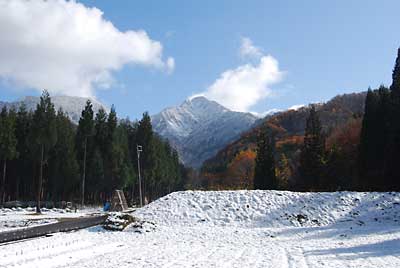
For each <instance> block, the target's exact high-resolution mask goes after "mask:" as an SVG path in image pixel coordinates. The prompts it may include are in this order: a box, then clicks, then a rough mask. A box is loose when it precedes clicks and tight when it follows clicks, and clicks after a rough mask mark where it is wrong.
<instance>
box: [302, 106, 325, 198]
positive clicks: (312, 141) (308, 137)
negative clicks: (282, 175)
mask: <svg viewBox="0 0 400 268" xmlns="http://www.w3.org/2000/svg"><path fill="white" fill-rule="evenodd" d="M324 164H325V139H324V136H323V133H322V126H321V122H320V120H319V117H318V114H317V112H316V109H315V106H312V107H311V110H310V114H309V116H308V118H307V121H306V129H305V134H304V144H303V147H302V149H301V153H300V167H299V171H300V176H301V183H300V184H301V187H302V188H304V189H306V190H309V189H317V188H319V187H321V186H323V185H321V184H322V182H323V178H322V177H323V175H322V174H323V171H324Z"/></svg>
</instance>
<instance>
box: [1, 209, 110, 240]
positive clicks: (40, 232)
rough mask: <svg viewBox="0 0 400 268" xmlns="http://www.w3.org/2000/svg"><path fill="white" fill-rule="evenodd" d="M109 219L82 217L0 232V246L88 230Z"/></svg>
mask: <svg viewBox="0 0 400 268" xmlns="http://www.w3.org/2000/svg"><path fill="white" fill-rule="evenodd" d="M107 217H108V215H99V216H89V217H80V218H73V219H68V220H64V221H60V222H56V223H50V224H45V225H39V226H34V227H29V228H23V229H18V230H11V231H5V232H0V244H2V243H7V242H13V241H18V240H22V239H29V238H34V237H41V236H45V235H48V234H52V233H58V232H68V231H73V230H79V229H84V228H88V227H91V226H95V225H99V224H102V223H103V222H104V221H105V220H106V219H107Z"/></svg>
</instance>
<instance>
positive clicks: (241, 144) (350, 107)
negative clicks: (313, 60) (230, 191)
mask: <svg viewBox="0 0 400 268" xmlns="http://www.w3.org/2000/svg"><path fill="white" fill-rule="evenodd" d="M365 97H366V93H365V92H362V93H352V94H344V95H339V96H336V97H334V98H333V99H331V100H330V101H328V102H326V103H322V104H316V106H317V111H318V114H319V117H320V119H321V122H322V126H323V129H324V131H325V132H326V133H329V132H330V131H331V130H332V129H334V128H336V127H338V126H341V125H343V124H345V123H346V122H347V121H348V120H349V119H350V118H352V117H354V116H360V115H362V114H363V112H364V103H365ZM309 111H310V106H306V107H302V108H300V109H297V110H288V111H284V112H279V113H276V114H274V115H272V116H267V117H265V118H264V119H261V120H259V121H257V122H256V126H255V127H254V128H252V129H250V130H248V131H246V132H244V133H243V134H242V135H241V136H240V138H238V139H237V140H235V141H234V142H232V143H230V144H228V145H227V146H226V147H225V148H223V149H221V150H220V151H219V152H218V153H217V154H216V155H215V156H214V157H212V158H209V159H208V160H206V161H205V162H204V165H203V168H202V169H203V171H207V172H215V171H224V170H225V169H226V167H227V165H228V164H229V163H230V162H231V161H232V160H233V159H234V157H235V156H236V155H237V154H238V153H239V152H240V151H244V150H247V149H254V147H255V142H256V140H257V135H258V132H259V130H260V129H261V128H265V127H268V128H270V129H272V130H273V131H274V133H275V135H276V141H277V147H278V150H280V149H281V150H283V151H285V153H287V156H289V157H290V156H291V154H293V153H295V152H296V150H297V149H299V147H300V145H301V143H302V136H303V135H304V129H305V124H306V118H307V116H308V114H309Z"/></svg>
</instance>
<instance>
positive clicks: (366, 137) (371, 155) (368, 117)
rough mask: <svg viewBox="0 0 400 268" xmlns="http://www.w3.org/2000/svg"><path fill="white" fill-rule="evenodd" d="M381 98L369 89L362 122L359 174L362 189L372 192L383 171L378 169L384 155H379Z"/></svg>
mask: <svg viewBox="0 0 400 268" xmlns="http://www.w3.org/2000/svg"><path fill="white" fill-rule="evenodd" d="M378 107H379V96H378V95H377V94H376V93H375V92H373V91H372V90H371V89H368V93H367V97H366V99H365V112H364V117H363V122H362V129H361V134H360V153H359V173H360V179H361V180H362V182H361V181H360V183H361V184H362V186H361V187H362V189H364V190H371V189H370V188H371V186H373V182H374V181H376V179H377V178H380V175H381V174H380V172H381V169H379V168H377V165H376V163H377V162H379V161H380V159H382V155H378V154H377V151H378V150H379V142H378V140H379V138H380V135H379V133H380V131H381V130H380V129H378V125H379V120H382V119H380V118H378Z"/></svg>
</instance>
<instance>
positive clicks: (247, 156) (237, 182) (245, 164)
mask: <svg viewBox="0 0 400 268" xmlns="http://www.w3.org/2000/svg"><path fill="white" fill-rule="evenodd" d="M255 158H256V153H255V152H254V151H252V150H246V151H241V152H240V153H239V154H237V155H236V156H235V158H234V159H233V160H232V162H231V163H230V164H229V166H228V170H227V174H226V175H227V176H226V177H228V178H230V180H231V184H232V186H235V187H238V188H249V187H251V185H252V180H253V176H254V159H255Z"/></svg>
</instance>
